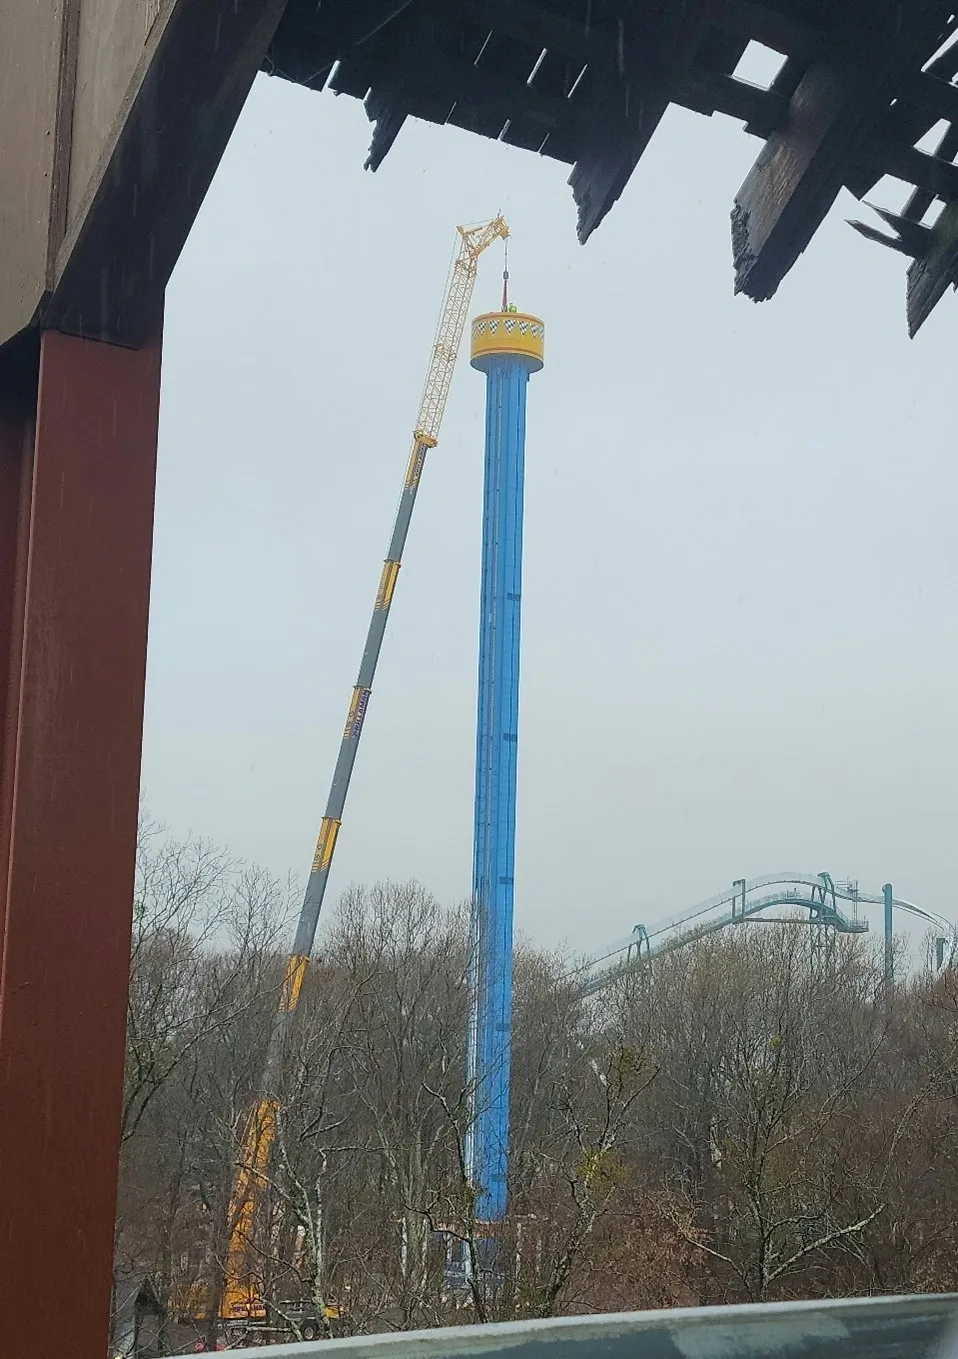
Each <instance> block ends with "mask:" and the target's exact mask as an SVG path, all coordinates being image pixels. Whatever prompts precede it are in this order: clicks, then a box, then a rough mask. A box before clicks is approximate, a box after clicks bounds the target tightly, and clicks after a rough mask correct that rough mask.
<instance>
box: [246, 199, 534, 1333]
mask: <svg viewBox="0 0 958 1359" xmlns="http://www.w3.org/2000/svg"><path fill="white" fill-rule="evenodd" d="M456 230H457V231H458V233H459V242H458V252H457V254H456V256H455V258H454V260H453V265H452V271H451V274H450V277H449V281H448V284H447V287H446V294H445V297H444V299H443V304H442V311H441V312H440V315H439V324H438V327H437V329H436V338H435V341H434V343H433V348H432V356H431V358H430V361H429V368H428V370H427V373H426V382H425V386H424V387H423V392H422V399H421V401H420V403H419V413H418V416H417V419H416V425H415V429H414V432H413V438H412V448H411V450H410V454H409V462H408V464H407V466H406V477H405V481H404V483H403V490H402V495H401V497H400V500H399V508H398V510H397V511H396V519H395V523H394V525H393V532H392V538H391V539H390V542H389V551H388V553H387V556H386V560H385V562H384V563H383V569H382V574H381V576H380V579H379V589H378V590H377V592H376V601H375V604H374V605H373V613H372V618H371V620H370V623H369V631H368V632H367V634H366V645H365V648H364V650H363V656H362V661H361V662H360V666H359V674H358V676H357V679H356V684H355V686H354V688H353V692H352V695H351V697H350V700H349V711H348V713H347V716H346V727H345V730H344V732H343V739H342V744H341V745H340V748H339V757H338V759H337V761H336V767H335V769H334V771H333V779H332V783H331V785H330V789H329V797H328V799H327V802H326V812H325V815H324V816H323V819H322V822H321V824H320V828H319V835H318V837H317V840H316V852H315V854H314V855H313V862H312V867H311V868H310V873H309V880H308V882H307V884H306V893H305V896H304V898H303V905H302V909H301V911H300V916H299V923H298V925H297V928H296V935H295V938H294V941H293V948H292V952H291V953H290V956H289V959H288V962H287V964H286V974H285V977H284V980H283V987H282V992H281V994H280V999H279V1005H278V1008H277V1010H276V1014H275V1016H274V1019H273V1023H272V1026H271V1029H270V1037H269V1047H268V1050H267V1057H266V1067H265V1071H264V1075H263V1085H262V1091H261V1095H260V1098H259V1100H258V1102H257V1104H256V1105H255V1107H254V1109H253V1110H252V1113H251V1116H250V1119H249V1122H248V1124H247V1128H246V1132H245V1136H244V1141H243V1147H242V1153H241V1157H240V1163H239V1168H238V1171H237V1175H236V1179H235V1182H234V1186H233V1196H232V1201H231V1210H230V1225H231V1234H230V1240H229V1245H228V1247H227V1257H226V1278H225V1289H224V1293H223V1303H222V1315H223V1317H224V1318H226V1319H237V1320H238V1319H242V1318H247V1319H254V1318H258V1317H262V1316H263V1315H264V1314H265V1305H264V1303H263V1301H262V1299H261V1298H260V1297H259V1296H258V1294H257V1292H256V1290H255V1289H254V1287H253V1285H252V1281H251V1278H250V1270H249V1250H250V1241H251V1237H252V1233H253V1228H254V1225H255V1218H256V1212H257V1207H258V1203H259V1199H260V1197H261V1191H262V1188H263V1186H264V1183H265V1175H266V1174H267V1172H268V1168H269V1162H270V1156H271V1152H272V1147H273V1141H274V1139H275V1135H276V1119H277V1114H278V1111H279V1098H280V1088H281V1076H282V1067H283V1056H284V1052H285V1049H286V1039H287V1034H288V1032H289V1029H290V1026H291V1024H292V1022H293V1016H294V1015H295V1013H296V1008H297V1005H298V1004H299V997H300V993H301V991H302V987H303V981H304V979H305V976H306V970H307V968H308V966H309V958H310V954H311V953H312V949H313V943H314V941H315V938H316V928H317V925H318V924H319V916H320V911H321V910H322V906H323V898H324V896H325V894H326V885H327V883H328V881H329V871H330V868H331V866H332V862H333V853H334V851H335V849H336V839H337V836H338V835H339V828H340V826H341V824H342V817H343V809H344V807H345V804H346V794H347V792H348V791H349V781H350V777H351V775H352V772H353V765H354V763H355V761H356V751H357V749H358V747H359V738H360V736H361V735H362V730H363V722H364V720H365V717H366V709H367V707H368V705H369V696H370V694H371V692H372V686H373V680H374V678H375V675H376V664H377V662H378V660H379V652H380V649H381V647H382V643H383V636H384V634H385V631H386V622H387V619H388V618H389V609H390V605H391V604H392V599H393V594H394V592H395V589H396V580H397V578H398V576H399V568H400V565H401V564H402V554H403V548H404V546H405V542H406V536H407V534H408V532H409V524H410V520H411V519H412V512H413V508H414V506H415V503H416V495H417V492H418V490H419V483H420V481H421V479H422V472H423V465H424V463H425V461H426V454H427V453H428V451H429V449H430V448H435V447H436V445H437V443H438V442H439V431H440V427H441V425H442V417H443V414H444V413H445V409H446V400H447V398H448V396H449V388H450V386H451V384H452V375H453V372H454V370H455V366H456V359H457V357H458V355H459V348H460V345H461V343H462V336H463V331H464V329H465V325H466V317H467V315H468V312H469V304H470V302H471V300H472V290H473V287H474V285H475V281H476V274H477V272H478V267H479V258H480V256H481V255H482V254H483V252H484V251H485V250H487V249H488V248H489V246H490V245H492V244H493V242H494V241H497V240H503V241H504V240H506V239H507V238H508V235H509V228H508V226H507V225H506V223H505V221H504V220H503V218H502V217H494V218H493V219H492V221H490V222H484V223H482V224H481V225H479V226H472V227H457V228H456Z"/></svg>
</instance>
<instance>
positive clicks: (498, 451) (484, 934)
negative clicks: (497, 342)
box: [468, 355, 530, 1222]
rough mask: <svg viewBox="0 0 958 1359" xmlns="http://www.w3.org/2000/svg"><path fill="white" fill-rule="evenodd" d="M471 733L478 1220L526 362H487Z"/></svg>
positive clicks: (505, 1000)
mask: <svg viewBox="0 0 958 1359" xmlns="http://www.w3.org/2000/svg"><path fill="white" fill-rule="evenodd" d="M482 366H483V368H484V370H485V372H486V447H485V475H484V490H483V530H482V586H481V602H480V628H479V685H478V714H477V724H476V796H475V825H474V858H473V929H472V956H471V981H472V990H473V1015H472V1022H471V1025H470V1041H469V1063H468V1072H469V1079H470V1083H471V1086H472V1090H473V1123H472V1127H471V1129H470V1137H469V1144H468V1149H469V1159H468V1171H469V1175H470V1179H471V1180H472V1182H473V1184H474V1185H476V1186H477V1188H478V1196H477V1202H476V1206H475V1211H476V1216H477V1218H478V1219H479V1220H481V1221H488V1222H495V1221H500V1220H502V1218H504V1217H505V1215H506V1211H507V1208H508V1152H509V1083H510V1076H511V1071H510V1066H511V1063H510V1057H511V1038H512V942H513V891H514V876H515V826H516V786H517V773H518V766H517V756H518V725H519V662H520V656H519V650H520V626H521V601H522V588H521V587H522V525H523V492H524V471H525V466H524V464H525V417H526V388H527V384H528V379H529V372H530V364H529V361H528V360H526V359H524V358H522V357H521V356H514V355H509V356H501V357H498V356H497V357H489V358H487V359H485V360H484V361H483V365H482Z"/></svg>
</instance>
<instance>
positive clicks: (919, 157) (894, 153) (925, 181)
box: [877, 142, 958, 203]
mask: <svg viewBox="0 0 958 1359" xmlns="http://www.w3.org/2000/svg"><path fill="white" fill-rule="evenodd" d="M877 161H878V164H879V165H880V166H881V169H882V173H883V174H886V175H891V177H892V178H893V179H900V180H903V181H904V183H906V184H914V185H915V187H916V188H918V189H924V190H926V192H927V193H930V194H931V195H932V197H933V198H940V199H941V200H942V202H944V203H949V202H952V201H953V200H955V199H958V165H953V164H952V163H951V161H948V160H944V159H943V158H942V157H941V156H930V155H929V154H928V152H927V151H919V150H918V148H917V147H916V146H902V145H896V144H895V143H894V142H886V143H885V144H884V145H882V146H881V147H880V149H879V151H878V157H877Z"/></svg>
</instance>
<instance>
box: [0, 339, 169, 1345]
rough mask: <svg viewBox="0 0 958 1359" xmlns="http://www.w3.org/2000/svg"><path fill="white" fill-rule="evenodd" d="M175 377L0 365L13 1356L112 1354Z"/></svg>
mask: <svg viewBox="0 0 958 1359" xmlns="http://www.w3.org/2000/svg"><path fill="white" fill-rule="evenodd" d="M159 372H160V345H159V342H158V341H157V342H156V343H155V344H151V345H150V346H147V347H145V348H143V349H140V350H129V349H119V348H116V347H113V346H110V345H105V344H100V343H97V342H95V341H89V340H81V339H75V338H73V337H70V336H66V335H61V334H58V333H56V332H52V331H48V332H46V333H45V334H44V335H43V337H42V340H41V342H40V346H39V362H38V363H37V360H36V355H35V353H34V355H33V357H32V362H31V361H30V359H29V357H28V359H27V360H26V361H24V362H23V364H22V365H15V364H14V363H13V362H9V363H8V362H5V360H3V359H0V714H2V715H3V717H4V724H3V729H2V734H3V740H2V746H0V966H2V971H0V1279H2V1281H3V1284H2V1289H3V1296H4V1298H6V1299H7V1300H8V1302H9V1303H10V1304H11V1305H10V1308H9V1309H7V1312H8V1315H7V1319H6V1320H5V1321H4V1322H3V1326H4V1327H7V1326H9V1325H10V1324H11V1319H12V1318H13V1316H16V1317H17V1318H22V1319H23V1326H22V1329H20V1328H19V1325H18V1333H17V1334H14V1332H12V1331H9V1332H7V1335H6V1337H5V1338H2V1337H0V1350H2V1352H3V1353H8V1352H9V1353H10V1354H11V1355H12V1354H13V1351H14V1350H17V1351H19V1348H20V1347H22V1346H25V1345H28V1347H29V1354H30V1356H31V1359H64V1356H65V1355H66V1354H67V1353H69V1355H70V1359H104V1356H105V1354H106V1345H107V1338H108V1334H107V1326H108V1318H109V1306H110V1292H111V1269H112V1251H113V1224H114V1214H115V1198H116V1170H117V1155H118V1141H119V1120H120V1110H121V1099H122V1087H123V1051H124V1030H125V1023H126V1000H127V979H128V970H129V947H130V918H131V900H132V886H133V867H134V853H135V843H136V824H137V805H138V797H139V777H140V744H141V736H142V725H143V687H144V671H145V664H146V634H147V615H148V606H149V586H150V559H151V546H152V529H153V494H154V483H155V468H156V432H157V412H158V406H159ZM11 1347H12V1348H11ZM23 1352H24V1353H26V1352H27V1350H26V1349H24V1351H23Z"/></svg>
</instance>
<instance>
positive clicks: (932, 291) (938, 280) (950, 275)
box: [905, 203, 958, 338]
mask: <svg viewBox="0 0 958 1359" xmlns="http://www.w3.org/2000/svg"><path fill="white" fill-rule="evenodd" d="M956 282H958V203H949V204H947V205H946V206H945V207H944V208H943V209H942V211H941V215H940V216H939V218H938V221H937V222H936V223H935V225H934V226H933V227H932V229H931V239H930V242H929V244H928V247H927V249H926V250H925V253H924V254H923V255H921V256H920V257H919V258H918V259H916V260H915V261H914V262H913V263H912V265H911V267H910V268H909V270H908V283H907V287H906V290H905V317H906V320H907V322H908V334H909V335H910V336H911V337H912V338H914V337H915V336H916V335H917V334H918V331H919V330H920V329H921V327H922V326H923V325H924V323H925V322H926V321H927V320H928V317H929V316H930V315H931V313H932V311H933V310H934V308H935V306H936V305H937V304H938V303H939V302H940V301H941V299H942V298H943V297H944V295H945V293H946V291H947V290H948V287H949V285H953V284H955V283H956Z"/></svg>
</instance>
